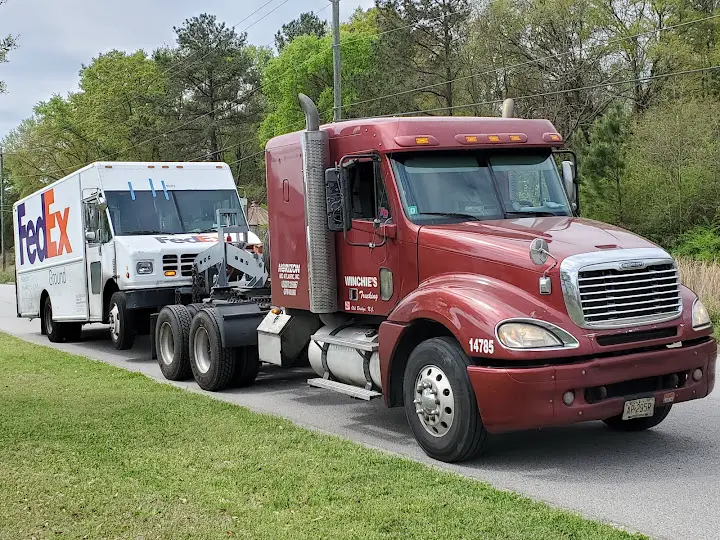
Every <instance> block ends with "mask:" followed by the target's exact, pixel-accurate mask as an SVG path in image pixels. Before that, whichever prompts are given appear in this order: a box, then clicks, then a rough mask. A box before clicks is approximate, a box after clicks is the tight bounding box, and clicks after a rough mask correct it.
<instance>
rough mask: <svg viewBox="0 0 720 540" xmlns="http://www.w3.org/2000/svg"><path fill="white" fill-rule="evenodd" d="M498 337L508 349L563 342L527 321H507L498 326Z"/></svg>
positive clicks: (558, 344)
mask: <svg viewBox="0 0 720 540" xmlns="http://www.w3.org/2000/svg"><path fill="white" fill-rule="evenodd" d="M497 334H498V339H499V340H500V342H501V343H502V344H503V345H505V346H506V347H508V348H510V349H542V348H546V347H562V346H563V342H562V341H560V339H558V337H557V336H555V334H553V333H551V332H550V331H549V330H546V329H545V328H541V327H540V326H537V325H534V324H528V323H518V322H509V323H505V324H503V325H501V326H500V328H498V331H497Z"/></svg>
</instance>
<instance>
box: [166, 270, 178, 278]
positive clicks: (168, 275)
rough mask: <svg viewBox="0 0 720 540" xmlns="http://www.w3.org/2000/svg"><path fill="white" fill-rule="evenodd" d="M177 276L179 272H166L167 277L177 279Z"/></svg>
mask: <svg viewBox="0 0 720 540" xmlns="http://www.w3.org/2000/svg"><path fill="white" fill-rule="evenodd" d="M176 275H177V272H176V271H175V270H166V271H165V276H167V277H175V276H176Z"/></svg>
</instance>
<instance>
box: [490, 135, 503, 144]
mask: <svg viewBox="0 0 720 540" xmlns="http://www.w3.org/2000/svg"><path fill="white" fill-rule="evenodd" d="M487 138H488V141H490V142H500V135H488V136H487Z"/></svg>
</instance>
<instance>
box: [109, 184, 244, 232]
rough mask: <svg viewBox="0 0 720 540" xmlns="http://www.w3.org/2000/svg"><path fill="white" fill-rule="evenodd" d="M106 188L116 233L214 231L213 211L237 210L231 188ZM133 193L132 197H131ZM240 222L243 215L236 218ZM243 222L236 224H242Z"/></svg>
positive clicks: (214, 214) (238, 200) (214, 218)
mask: <svg viewBox="0 0 720 540" xmlns="http://www.w3.org/2000/svg"><path fill="white" fill-rule="evenodd" d="M167 193H168V196H167V198H166V197H165V193H164V192H163V191H157V192H156V193H155V196H153V194H152V192H151V191H134V192H133V193H131V192H130V191H106V192H105V198H106V199H107V204H108V210H109V212H110V219H111V220H112V226H113V230H114V232H115V235H116V236H130V235H141V234H183V233H203V232H212V231H215V230H217V227H216V226H215V222H216V211H217V210H220V209H227V210H238V211H240V209H241V207H240V199H239V197H238V194H237V192H236V191H235V190H232V189H227V190H207V191H203V190H192V191H168V192H167ZM133 196H134V199H133ZM240 219H241V220H243V222H244V217H241V218H240ZM243 224H246V223H240V225H243Z"/></svg>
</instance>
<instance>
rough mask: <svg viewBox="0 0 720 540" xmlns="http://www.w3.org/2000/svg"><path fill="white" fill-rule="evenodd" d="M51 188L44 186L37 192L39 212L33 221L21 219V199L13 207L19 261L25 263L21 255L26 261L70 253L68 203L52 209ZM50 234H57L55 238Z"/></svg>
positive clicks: (22, 212)
mask: <svg viewBox="0 0 720 540" xmlns="http://www.w3.org/2000/svg"><path fill="white" fill-rule="evenodd" d="M54 204H55V191H54V190H53V189H48V190H47V191H46V192H44V193H41V194H40V206H41V213H40V215H39V216H38V217H37V219H35V220H34V221H33V220H32V219H25V203H21V204H19V205H18V207H17V221H18V223H17V225H18V236H19V241H20V246H19V251H20V264H21V265H22V264H25V255H27V260H28V262H29V263H30V264H35V260H38V261H40V262H42V261H44V260H45V259H52V258H53V257H58V256H60V255H62V254H64V253H65V254H67V253H72V246H71V245H70V238H69V237H68V233H67V226H68V217H69V216H70V207H66V208H64V209H62V210H54V209H53V208H52V206H53V205H54ZM53 233H54V234H53ZM53 237H55V238H58V240H57V241H55V240H53Z"/></svg>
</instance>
